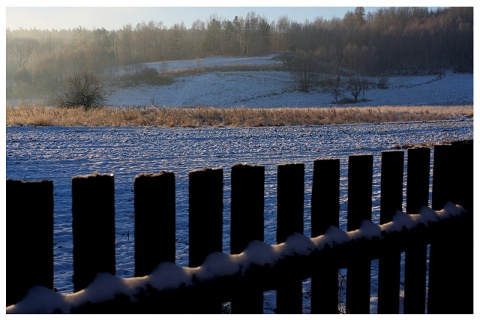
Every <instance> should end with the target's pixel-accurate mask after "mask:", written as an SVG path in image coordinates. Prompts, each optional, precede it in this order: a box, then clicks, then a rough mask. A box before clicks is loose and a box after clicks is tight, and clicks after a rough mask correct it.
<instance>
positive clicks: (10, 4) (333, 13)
mask: <svg viewBox="0 0 480 320" xmlns="http://www.w3.org/2000/svg"><path fill="white" fill-rule="evenodd" d="M6 1H7V3H6V6H5V9H6V16H5V20H6V28H10V29H19V28H23V29H33V28H35V29H41V30H44V29H46V30H50V29H72V28H77V27H82V28H86V29H96V28H105V29H107V30H118V29H122V27H123V26H125V25H126V24H131V25H132V26H133V27H135V26H136V24H137V23H141V22H149V21H154V22H162V23H163V25H164V26H165V27H167V28H170V27H171V26H173V25H174V24H176V23H181V22H183V23H184V25H185V27H186V28H190V27H191V26H192V23H193V22H194V21H195V20H197V19H200V20H201V21H204V22H205V21H209V20H210V18H211V17H217V18H219V19H220V20H223V19H228V20H233V19H234V18H235V16H240V17H246V15H247V13H248V12H252V11H253V12H255V13H256V14H257V15H260V16H262V17H264V18H266V19H267V20H268V21H269V22H271V21H276V20H278V18H280V17H282V16H287V17H288V18H289V19H290V20H291V21H296V22H299V23H303V22H305V20H308V21H314V20H315V18H317V17H322V18H324V19H325V20H331V19H333V18H343V17H344V15H345V13H347V12H348V11H353V10H354V9H355V7H356V6H360V5H361V6H364V7H365V10H366V12H369V11H371V12H375V11H376V10H377V9H378V8H379V6H378V5H377V4H376V3H375V2H372V1H363V2H362V3H359V2H358V1H357V2H352V1H346V0H337V1H335V4H336V6H328V5H323V4H321V2H319V1H304V0H298V1H280V0H277V1H264V0H257V1H251V0H244V1H241V2H239V1H228V2H227V1H225V0H224V1H211V0H207V1H202V2H200V3H201V5H199V2H195V1H183V0H177V1H175V2H172V1H169V2H168V3H169V5H162V2H161V1H145V0H137V1H135V2H134V4H135V6H132V1H123V0H117V1H104V0H97V1H89V0H87V1H82V2H78V1H69V2H68V3H66V2H58V1H42V2H35V1H24V0H18V1H12V0H6ZM408 1H409V0H407V3H404V2H402V5H408ZM112 3H114V4H115V5H114V6H112ZM172 3H174V5H175V6H172V5H171V4H172ZM437 3H439V2H436V4H437ZM441 3H442V1H440V4H441ZM412 5H413V6H419V2H418V1H416V2H412ZM381 6H382V7H389V6H395V5H393V4H392V3H388V1H387V2H385V1H383V2H382V5H381Z"/></svg>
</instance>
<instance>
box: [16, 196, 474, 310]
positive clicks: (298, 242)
mask: <svg viewBox="0 0 480 320" xmlns="http://www.w3.org/2000/svg"><path fill="white" fill-rule="evenodd" d="M426 210H427V208H424V209H422V211H423V212H425V211H426ZM428 210H430V211H431V212H429V213H428V215H427V216H426V217H425V220H426V221H420V220H419V221H417V223H415V224H412V223H411V221H408V219H405V218H401V219H400V220H402V221H404V222H405V223H406V225H404V227H407V225H408V227H407V228H410V229H411V228H414V227H417V226H419V225H421V224H422V223H428V222H436V221H438V220H439V219H446V218H448V217H454V216H458V215H460V214H462V213H464V212H465V211H464V210H463V209H462V208H461V207H459V206H456V205H455V204H452V203H447V204H446V205H445V206H444V208H443V209H442V210H440V211H438V212H436V211H433V210H431V209H428ZM404 214H405V213H404ZM397 215H398V214H397ZM405 215H406V214H405ZM417 220H418V219H417ZM393 223H396V224H401V222H399V221H398V219H397V221H395V222H393ZM387 225H388V224H387ZM384 226H385V225H384ZM397 228H398V227H397ZM397 228H388V229H389V231H388V232H395V231H396V229H397ZM385 230H386V229H384V231H385ZM332 234H333V236H332ZM345 235H346V237H344V236H343V235H341V236H338V232H337V231H336V230H335V229H329V230H328V232H327V234H326V235H322V236H319V237H317V239H313V240H312V239H310V238H308V237H305V236H304V235H301V234H293V235H291V236H290V237H288V238H287V241H286V242H285V243H282V244H276V245H271V246H268V245H267V244H265V243H263V242H261V241H252V243H250V244H249V246H248V248H247V250H246V251H245V252H244V253H242V254H239V255H227V254H224V253H221V252H214V253H211V254H209V255H208V256H207V258H206V259H205V262H204V263H203V264H202V265H201V266H200V267H196V268H187V267H183V268H182V267H179V266H176V265H174V264H172V263H162V264H160V265H159V267H158V268H157V269H156V270H155V271H154V272H153V273H152V275H150V276H146V277H139V278H129V279H121V278H118V277H116V276H114V275H111V274H108V273H100V274H98V275H97V276H96V278H95V280H94V281H93V282H92V283H91V284H90V285H89V286H88V287H87V288H85V289H84V290H82V291H79V292H77V293H72V294H62V293H55V292H53V291H51V290H48V289H46V288H43V287H39V286H37V287H34V288H32V289H31V290H30V291H29V293H28V294H27V296H26V298H25V299H24V300H22V301H21V302H19V303H17V304H16V305H13V306H10V307H8V308H7V313H31V312H41V313H54V312H55V311H56V310H59V311H62V312H63V313H69V312H71V309H72V308H76V307H79V306H81V305H83V304H85V303H95V302H102V301H108V300H109V299H113V298H114V297H115V296H116V295H119V294H121V295H126V296H128V297H129V298H130V300H131V301H134V300H135V295H136V294H138V293H139V292H140V291H141V290H142V288H145V287H146V286H151V287H153V288H156V289H159V290H161V289H167V288H179V287H181V286H183V285H190V284H192V283H193V282H194V281H205V280H212V279H215V278H220V277H228V276H235V275H237V274H239V273H243V271H244V270H245V269H248V268H250V267H252V266H255V265H257V262H258V258H259V256H260V255H259V254H258V253H264V252H265V251H267V250H266V249H267V247H269V249H268V251H269V252H270V253H269V254H267V255H265V256H262V258H261V261H260V265H271V266H273V265H274V264H275V263H276V262H277V261H279V260H283V259H286V258H288V257H291V256H292V255H301V256H309V255H311V254H312V253H313V252H314V251H315V249H317V248H318V249H319V250H322V249H324V248H325V247H324V246H323V245H324V244H325V243H326V241H322V240H321V239H322V238H332V237H333V238H336V239H337V241H338V240H340V241H341V242H344V241H345V240H347V239H348V240H352V241H355V240H360V239H372V238H374V237H378V238H379V239H380V238H381V237H382V235H381V227H380V226H379V225H376V224H374V223H372V222H371V221H368V220H365V221H363V222H362V224H361V227H360V228H359V229H358V230H354V231H350V232H347V233H346V234H345ZM348 240H347V241H348ZM315 243H317V244H322V246H320V247H316V246H315ZM337 243H340V242H337ZM252 253H253V254H252ZM167 278H170V279H168V280H167ZM373 301H376V299H375V298H374V299H373Z"/></svg>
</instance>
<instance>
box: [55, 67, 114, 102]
mask: <svg viewBox="0 0 480 320" xmlns="http://www.w3.org/2000/svg"><path fill="white" fill-rule="evenodd" d="M53 101H54V104H55V105H57V106H59V107H64V108H73V107H84V108H85V109H90V108H95V107H99V106H102V105H103V104H104V102H105V94H104V90H103V83H102V82H101V81H100V79H99V78H98V77H97V76H95V75H93V74H91V73H86V72H83V73H76V74H73V75H71V76H69V77H68V78H67V80H66V83H65V88H64V91H62V92H60V93H58V94H55V95H54V97H53Z"/></svg>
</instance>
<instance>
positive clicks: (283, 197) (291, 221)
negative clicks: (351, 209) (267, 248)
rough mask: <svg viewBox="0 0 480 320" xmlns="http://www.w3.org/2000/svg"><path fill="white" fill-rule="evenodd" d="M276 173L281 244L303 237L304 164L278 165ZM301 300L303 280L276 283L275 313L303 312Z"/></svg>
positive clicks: (278, 232) (278, 236)
mask: <svg viewBox="0 0 480 320" xmlns="http://www.w3.org/2000/svg"><path fill="white" fill-rule="evenodd" d="M277 170H278V176H277V179H278V180H277V243H282V242H285V240H286V239H287V237H288V236H290V235H292V234H293V233H302V234H303V208H304V164H303V163H294V164H284V165H278V166H277ZM292 274H293V273H292ZM302 298H303V297H302V281H301V280H299V279H295V276H294V275H293V276H292V277H291V278H290V277H288V278H285V279H284V281H282V282H281V283H279V284H278V289H277V308H276V312H277V313H302V302H303V299H302Z"/></svg>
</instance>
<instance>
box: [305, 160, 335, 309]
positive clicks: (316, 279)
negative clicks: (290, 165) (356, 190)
mask: <svg viewBox="0 0 480 320" xmlns="http://www.w3.org/2000/svg"><path fill="white" fill-rule="evenodd" d="M339 199H340V160H338V159H325V160H315V161H314V163H313V182H312V203H311V204H312V207H311V214H312V237H318V236H320V235H323V234H325V232H326V231H327V229H328V227H330V226H334V227H337V228H338V226H339V212H340V203H339ZM317 264H318V265H317V267H316V268H315V270H316V272H315V274H313V275H312V282H311V288H312V289H311V290H312V298H311V307H312V313H330V314H335V313H338V266H337V265H336V264H335V263H332V262H329V261H324V260H323V261H318V262H317Z"/></svg>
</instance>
